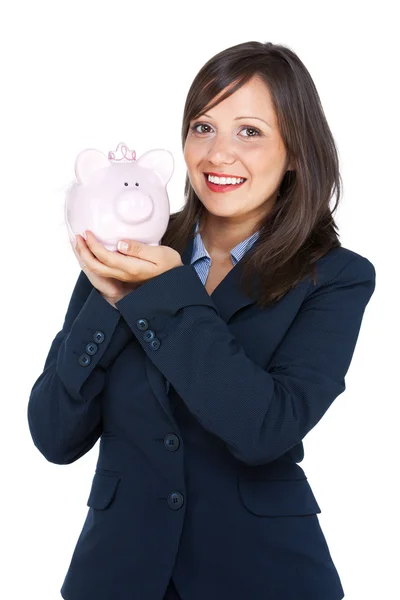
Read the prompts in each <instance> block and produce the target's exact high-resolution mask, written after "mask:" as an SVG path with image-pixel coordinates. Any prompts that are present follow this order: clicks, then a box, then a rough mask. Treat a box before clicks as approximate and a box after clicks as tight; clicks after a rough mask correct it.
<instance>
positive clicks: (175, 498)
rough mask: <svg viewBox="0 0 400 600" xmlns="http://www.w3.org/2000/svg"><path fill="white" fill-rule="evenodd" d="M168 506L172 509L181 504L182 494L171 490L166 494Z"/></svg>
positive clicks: (176, 508)
mask: <svg viewBox="0 0 400 600" xmlns="http://www.w3.org/2000/svg"><path fill="white" fill-rule="evenodd" d="M168 506H169V507H170V508H172V510H178V509H179V508H181V507H182V506H183V496H182V494H181V493H180V492H172V493H171V494H170V495H169V496H168Z"/></svg>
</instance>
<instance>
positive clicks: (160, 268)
mask: <svg viewBox="0 0 400 600" xmlns="http://www.w3.org/2000/svg"><path fill="white" fill-rule="evenodd" d="M85 233H86V240H85V239H84V238H83V237H82V236H79V238H80V241H81V244H80V245H81V250H80V253H79V254H80V257H81V258H82V260H83V262H84V263H85V264H86V265H87V267H88V269H90V270H91V271H93V272H94V273H96V274H98V275H102V276H103V277H114V278H115V279H118V280H119V281H126V282H129V283H136V284H138V286H139V285H140V284H142V283H144V282H145V281H147V280H148V279H152V278H153V277H156V276H157V275H161V273H164V272H165V271H169V270H170V269H173V268H174V267H181V266H183V263H182V260H181V256H180V254H179V252H177V251H176V250H174V249H173V248H170V247H169V246H150V245H149V244H144V243H142V242H137V241H136V240H128V239H123V240H120V241H123V242H126V243H127V248H126V249H120V248H118V252H113V251H111V250H107V249H106V248H105V247H104V246H103V244H101V243H100V242H98V241H97V239H96V237H95V235H94V234H93V233H92V232H91V231H88V230H86V232H85ZM76 237H78V235H77V236H76Z"/></svg>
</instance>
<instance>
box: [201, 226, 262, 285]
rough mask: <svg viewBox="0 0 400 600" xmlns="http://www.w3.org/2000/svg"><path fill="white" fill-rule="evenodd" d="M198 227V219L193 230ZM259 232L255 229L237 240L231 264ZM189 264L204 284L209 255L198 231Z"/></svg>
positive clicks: (235, 261)
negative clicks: (241, 240)
mask: <svg viewBox="0 0 400 600" xmlns="http://www.w3.org/2000/svg"><path fill="white" fill-rule="evenodd" d="M198 229H199V221H197V223H196V229H195V231H198ZM259 235H260V232H259V231H256V232H255V233H253V234H252V235H250V236H249V237H248V238H246V239H245V240H244V241H243V242H239V244H237V246H235V247H234V248H232V250H231V258H232V264H233V266H235V265H236V264H237V263H238V262H239V260H240V259H241V258H242V256H244V255H245V254H246V252H247V250H249V248H251V246H252V245H253V244H254V242H255V241H256V239H257V238H258V237H259ZM190 264H191V265H193V266H194V268H195V270H196V273H197V275H198V276H199V277H200V280H201V282H202V283H203V285H205V283H206V281H207V277H208V273H209V270H210V266H211V256H210V255H209V254H208V252H207V250H206V247H205V246H204V244H203V240H202V239H201V235H200V233H198V234H197V235H196V236H195V238H194V240H193V251H192V258H191V260H190Z"/></svg>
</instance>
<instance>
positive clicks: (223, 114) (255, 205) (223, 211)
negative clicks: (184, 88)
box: [184, 77, 288, 220]
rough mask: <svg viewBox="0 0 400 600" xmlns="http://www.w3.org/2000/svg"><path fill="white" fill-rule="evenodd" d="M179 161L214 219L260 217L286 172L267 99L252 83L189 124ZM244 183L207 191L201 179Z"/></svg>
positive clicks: (283, 151) (258, 85)
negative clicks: (208, 176) (210, 176)
mask: <svg viewBox="0 0 400 600" xmlns="http://www.w3.org/2000/svg"><path fill="white" fill-rule="evenodd" d="M184 159H185V162H186V165H187V169H188V176H189V179H190V182H191V185H192V187H193V189H194V191H195V192H196V194H197V196H198V197H199V199H200V200H201V201H202V203H203V204H204V206H205V208H206V209H207V210H208V211H209V212H210V213H212V214H214V215H216V216H220V217H233V218H234V217H241V216H245V215H246V220H247V219H248V217H249V216H250V215H254V217H256V218H258V216H259V215H260V214H265V208H266V207H265V204H266V203H268V205H271V206H272V204H273V203H274V202H275V200H276V196H277V192H278V189H279V185H280V183H281V181H282V179H283V176H284V175H285V172H286V170H287V169H288V167H287V166H286V159H287V154H286V149H285V147H284V144H283V140H282V138H281V136H280V133H279V131H278V125H277V121H276V115H275V111H274V108H273V105H272V100H271V96H270V93H269V90H268V88H267V86H266V85H265V84H264V82H263V81H261V80H260V79H258V78H256V77H254V78H253V79H251V80H250V81H249V82H247V83H246V84H245V85H244V86H242V87H241V88H240V89H238V90H237V91H236V92H235V93H234V94H233V95H232V96H229V98H226V99H225V100H224V101H223V102H221V103H220V104H218V105H216V106H215V107H214V108H213V109H211V110H210V111H208V112H207V114H202V115H200V117H199V118H198V119H195V120H192V121H190V124H189V131H188V134H187V137H186V141H185V147H184ZM210 171H211V172H214V173H220V174H221V175H225V176H226V177H227V176H229V175H232V176H238V177H245V178H246V181H245V182H244V183H243V184H242V185H240V186H239V187H236V186H231V187H230V188H229V191H227V192H223V193H218V192H215V191H212V190H211V189H210V188H209V187H208V185H207V182H206V178H205V175H204V173H208V172H210Z"/></svg>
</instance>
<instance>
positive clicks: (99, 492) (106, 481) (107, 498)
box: [87, 471, 121, 510]
mask: <svg viewBox="0 0 400 600" xmlns="http://www.w3.org/2000/svg"><path fill="white" fill-rule="evenodd" d="M120 480H121V477H120V475H118V474H111V473H107V474H106V473H101V472H98V471H96V473H95V474H94V477H93V482H92V487H91V490H90V494H89V498H88V501H87V506H90V507H91V508H96V509H97V510H104V509H105V508H108V507H109V506H110V504H111V502H112V501H113V500H114V497H115V494H116V492H117V487H118V484H119V482H120Z"/></svg>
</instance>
